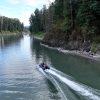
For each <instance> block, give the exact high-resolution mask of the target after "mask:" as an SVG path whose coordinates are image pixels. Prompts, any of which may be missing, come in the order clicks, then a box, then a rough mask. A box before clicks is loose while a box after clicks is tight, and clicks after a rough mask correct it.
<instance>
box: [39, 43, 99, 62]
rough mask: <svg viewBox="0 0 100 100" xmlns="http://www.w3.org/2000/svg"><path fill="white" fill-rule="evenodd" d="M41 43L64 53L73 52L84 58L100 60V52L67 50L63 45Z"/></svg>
mask: <svg viewBox="0 0 100 100" xmlns="http://www.w3.org/2000/svg"><path fill="white" fill-rule="evenodd" d="M41 45H42V46H44V47H47V48H50V49H54V50H57V51H59V52H61V53H64V54H73V55H78V56H81V57H84V58H88V59H92V60H96V61H100V54H98V53H95V54H93V53H91V52H86V51H79V50H66V49H63V48H61V47H52V46H49V45H46V44H44V43H41Z"/></svg>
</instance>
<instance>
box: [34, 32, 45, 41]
mask: <svg viewBox="0 0 100 100" xmlns="http://www.w3.org/2000/svg"><path fill="white" fill-rule="evenodd" d="M44 35H45V33H42V34H34V38H35V39H38V40H43V38H44Z"/></svg>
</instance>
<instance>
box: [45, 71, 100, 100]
mask: <svg viewBox="0 0 100 100" xmlns="http://www.w3.org/2000/svg"><path fill="white" fill-rule="evenodd" d="M46 72H47V73H49V74H51V75H52V76H53V77H56V78H57V79H59V80H60V81H61V82H63V83H65V84H66V85H67V86H68V87H70V88H71V89H72V90H74V91H76V92H77V93H78V94H79V95H82V96H84V97H85V98H87V99H90V100H100V93H98V92H97V91H96V89H93V88H91V87H88V86H86V85H83V84H80V83H78V82H76V81H74V80H72V78H70V79H69V77H68V78H67V77H64V76H62V75H60V74H59V73H57V72H56V71H54V70H47V71H46Z"/></svg>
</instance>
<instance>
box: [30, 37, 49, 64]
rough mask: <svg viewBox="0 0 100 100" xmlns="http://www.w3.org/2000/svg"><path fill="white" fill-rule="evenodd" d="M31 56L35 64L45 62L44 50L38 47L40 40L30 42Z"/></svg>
mask: <svg viewBox="0 0 100 100" xmlns="http://www.w3.org/2000/svg"><path fill="white" fill-rule="evenodd" d="M31 49H32V55H33V56H35V57H36V63H40V62H46V61H47V55H46V54H45V52H44V48H43V47H42V46H41V45H40V40H37V39H33V40H32V42H31Z"/></svg>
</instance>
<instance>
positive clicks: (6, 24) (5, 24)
mask: <svg viewBox="0 0 100 100" xmlns="http://www.w3.org/2000/svg"><path fill="white" fill-rule="evenodd" d="M23 28H24V25H23V23H21V22H20V21H19V19H16V18H8V17H5V16H0V32H2V31H9V32H22V31H23Z"/></svg>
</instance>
